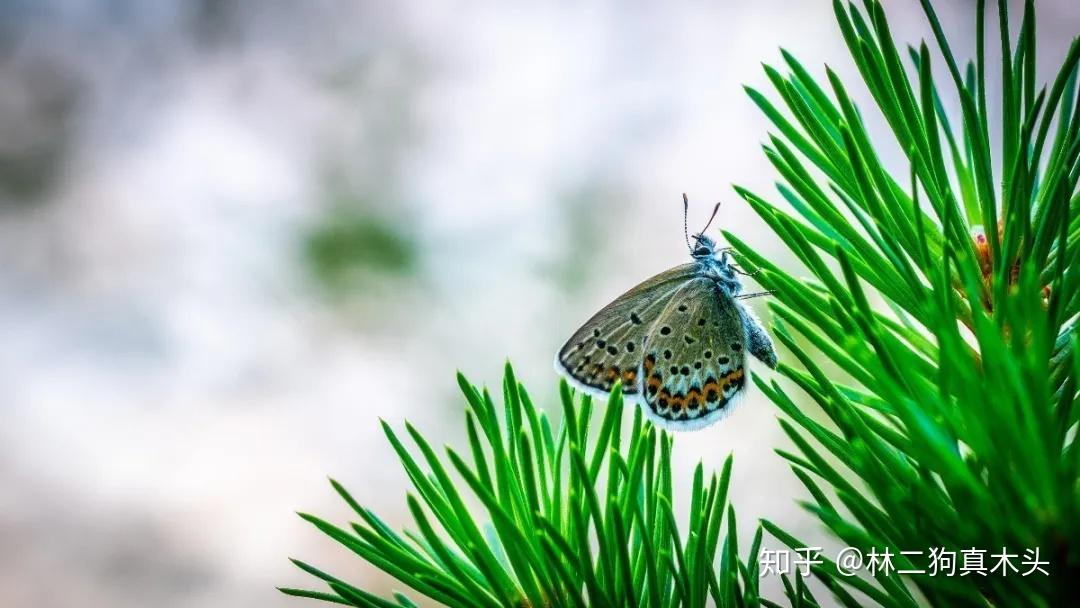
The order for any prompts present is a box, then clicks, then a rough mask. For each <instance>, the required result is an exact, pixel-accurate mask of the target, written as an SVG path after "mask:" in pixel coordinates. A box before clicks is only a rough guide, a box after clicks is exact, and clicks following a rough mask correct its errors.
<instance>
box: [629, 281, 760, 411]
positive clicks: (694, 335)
mask: <svg viewBox="0 0 1080 608" xmlns="http://www.w3.org/2000/svg"><path fill="white" fill-rule="evenodd" d="M648 336H649V338H648V343H647V344H648V346H647V348H646V349H645V353H644V359H643V363H642V370H641V382H642V385H643V387H644V391H643V394H642V399H643V402H644V406H645V410H646V413H648V414H649V415H650V416H651V417H653V418H654V419H656V420H658V421H659V422H661V423H662V424H665V425H666V426H669V427H672V428H681V429H693V428H700V427H703V426H706V425H708V424H711V423H712V422H715V421H716V420H717V419H719V418H721V417H723V416H724V415H726V414H727V413H728V412H729V411H730V410H731V409H732V407H733V406H734V401H735V399H736V397H738V396H740V394H741V391H742V390H743V388H744V387H745V386H746V382H747V369H746V365H745V364H746V353H745V351H746V345H745V341H746V337H745V336H746V334H745V329H744V326H743V319H742V317H741V315H740V305H739V304H738V303H736V302H735V301H734V300H732V297H731V295H730V294H728V293H725V292H724V291H723V290H721V289H719V288H718V286H717V285H716V283H715V282H713V281H712V280H710V279H707V278H694V279H693V280H691V281H689V282H687V283H686V284H685V285H684V286H683V288H682V289H680V290H679V291H678V292H677V293H676V294H675V295H674V296H673V297H672V298H670V299H669V300H668V301H667V302H665V304H664V308H663V310H662V311H661V312H660V314H659V316H658V317H657V318H656V320H655V321H654V322H653V325H652V327H651V328H650V329H649V332H648Z"/></svg>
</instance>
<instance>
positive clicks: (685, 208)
mask: <svg viewBox="0 0 1080 608" xmlns="http://www.w3.org/2000/svg"><path fill="white" fill-rule="evenodd" d="M689 212H690V199H688V198H686V193H685V192H683V193H682V233H683V238H684V239H686V248H687V249H689V250H690V252H691V253H693V251H694V248H693V247H691V246H690V230H689V229H688V228H687V227H686V214H687V213H689Z"/></svg>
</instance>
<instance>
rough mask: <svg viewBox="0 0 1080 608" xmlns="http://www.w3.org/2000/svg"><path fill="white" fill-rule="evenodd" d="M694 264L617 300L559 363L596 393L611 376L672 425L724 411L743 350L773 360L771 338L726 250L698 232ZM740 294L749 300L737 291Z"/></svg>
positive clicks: (574, 339)
mask: <svg viewBox="0 0 1080 608" xmlns="http://www.w3.org/2000/svg"><path fill="white" fill-rule="evenodd" d="M694 238H695V239H696V241H697V243H696V246H694V247H692V248H691V258H692V259H691V261H690V263H687V264H682V265H680V266H676V267H675V268H672V269H671V270H668V271H666V272H663V273H660V274H658V275H656V276H654V277H652V278H650V279H648V280H646V281H644V282H643V283H641V284H640V285H638V286H636V287H634V288H633V289H631V290H630V291H628V292H626V293H625V294H623V295H621V296H619V297H618V298H616V299H615V300H614V301H613V302H611V303H610V304H608V305H607V306H605V307H604V308H603V309H601V310H600V312H598V313H596V314H595V315H594V316H593V317H592V318H591V319H589V320H588V321H587V322H586V323H585V324H584V325H583V326H582V327H581V328H580V329H579V330H578V331H577V332H575V333H574V335H573V336H571V338H570V339H569V340H568V341H567V342H566V344H565V345H564V346H563V347H562V348H561V349H560V350H559V353H558V356H557V357H556V361H555V364H556V368H557V369H558V370H559V371H560V372H562V373H563V374H565V375H566V376H568V377H569V378H570V380H571V382H572V383H573V384H574V385H575V386H577V387H578V388H581V389H582V390H585V391H587V392H589V393H592V394H598V395H606V394H607V393H608V392H610V390H611V389H612V387H613V386H614V385H615V382H616V381H619V382H621V384H622V387H623V393H624V394H625V395H626V396H627V397H628V398H632V399H635V400H637V401H638V402H639V404H640V405H641V407H642V408H643V410H644V412H645V414H646V415H647V416H648V417H649V418H651V419H652V420H653V421H654V422H657V423H658V424H660V425H661V426H664V427H666V428H670V429H673V430H691V429H698V428H702V427H704V426H708V425H709V424H712V423H714V422H716V421H718V420H720V419H721V418H723V417H724V416H726V415H727V414H728V413H729V412H730V411H731V410H732V409H733V408H734V406H735V404H736V403H737V402H738V401H739V399H740V398H741V397H742V396H743V395H744V394H745V390H746V386H747V384H748V383H749V379H750V370H749V367H748V365H747V363H748V361H747V356H746V355H747V353H749V354H751V355H753V356H754V357H755V358H757V359H758V360H760V361H761V362H762V363H764V364H765V365H767V366H769V367H770V368H772V367H775V366H776V352H775V351H774V349H773V346H772V341H771V340H770V339H769V336H768V334H767V333H766V332H765V329H764V328H763V327H762V326H761V323H760V322H759V321H758V320H757V318H756V317H755V316H754V315H753V313H752V312H750V310H749V309H747V308H746V307H745V306H743V304H742V303H741V302H740V296H742V283H741V281H740V280H739V276H738V275H739V271H738V270H737V268H736V267H735V266H734V264H733V263H732V261H731V259H730V257H729V256H728V253H727V251H726V250H723V249H717V247H716V244H715V243H714V242H713V241H712V239H710V238H708V237H706V236H703V235H696V236H695V237H694ZM742 297H745V296H742Z"/></svg>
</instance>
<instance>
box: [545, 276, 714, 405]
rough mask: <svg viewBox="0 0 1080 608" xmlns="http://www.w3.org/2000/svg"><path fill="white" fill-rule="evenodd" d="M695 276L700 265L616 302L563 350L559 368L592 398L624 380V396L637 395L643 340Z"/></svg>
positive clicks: (646, 285) (644, 285)
mask: <svg viewBox="0 0 1080 608" xmlns="http://www.w3.org/2000/svg"><path fill="white" fill-rule="evenodd" d="M696 272H697V265H696V264H693V263H691V264H682V265H680V266H676V267H675V268H672V269H671V270H668V271H666V272H662V273H660V274H658V275H656V276H654V277H652V278H650V279H647V280H645V281H644V282H642V283H641V284H640V285H638V286H636V287H634V288H633V289H631V290H630V291H628V292H626V293H624V294H623V295H621V296H619V297H618V298H615V301H613V302H612V303H610V304H608V305H607V306H605V307H604V308H602V309H601V310H600V312H598V313H596V314H595V315H593V317H592V318H591V319H589V320H588V321H586V322H585V324H584V325H582V326H581V328H580V329H578V330H577V331H576V332H574V335H573V336H571V337H570V339H569V340H568V341H567V342H566V344H565V345H563V347H562V348H561V349H559V353H558V355H557V356H556V358H555V367H556V369H557V370H558V371H560V372H561V373H563V374H565V375H567V376H569V377H570V379H571V380H573V381H574V384H576V385H577V386H578V388H581V389H583V390H585V391H587V392H590V393H593V394H606V393H608V392H609V391H610V390H611V388H612V386H614V385H615V381H616V380H621V381H622V385H623V392H624V393H626V394H628V395H634V394H637V393H639V391H640V386H639V382H638V380H639V374H640V369H639V368H640V366H641V360H642V351H643V349H644V347H645V336H646V335H647V333H648V331H649V328H650V327H651V326H652V325H653V324H654V322H655V321H656V319H657V318H658V317H659V316H660V314H661V312H662V311H663V310H664V307H665V305H666V304H667V303H668V301H669V300H670V299H671V298H672V297H673V296H674V295H675V294H677V293H679V292H680V290H681V289H683V288H685V286H686V285H687V284H688V282H689V281H691V280H692V279H693V278H694V277H695V276H696Z"/></svg>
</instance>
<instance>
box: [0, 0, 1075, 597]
mask: <svg viewBox="0 0 1080 608" xmlns="http://www.w3.org/2000/svg"><path fill="white" fill-rule="evenodd" d="M973 4H974V2H973V1H967V0H965V1H957V0H953V1H942V2H938V3H937V5H938V10H939V12H940V14H941V17H942V19H943V21H944V22H945V24H946V27H947V28H948V30H949V34H950V36H952V40H953V42H954V49H956V50H957V52H958V53H961V54H962V55H965V56H966V55H967V53H968V51H967V49H969V48H970V41H971V38H972V34H971V32H970V30H971V27H970V25H971V24H970V23H969V18H968V15H970V14H972V13H973ZM1071 4H1072V3H1071V2H1070V1H1069V0H1058V1H1057V2H1042V3H1040V4H1039V11H1040V13H1041V15H1040V17H1041V18H1040V21H1039V27H1040V35H1041V36H1042V37H1043V45H1042V47H1041V48H1040V62H1041V64H1042V65H1044V66H1046V67H1047V68H1050V67H1052V66H1053V65H1055V63H1057V62H1058V61H1059V60H1060V58H1061V57H1062V56H1063V54H1064V49H1065V45H1066V41H1067V39H1068V38H1069V37H1071V36H1072V35H1074V34H1076V33H1077V31H1080V18H1078V16H1077V12H1076V10H1075V8H1073V7H1072V6H1071ZM1017 6H1018V7H1019V4H1018V3H1017ZM888 9H889V11H890V16H891V17H892V20H893V21H892V25H893V28H894V33H895V34H896V35H897V37H898V38H899V39H900V40H906V41H912V42H916V41H917V40H918V39H919V38H921V37H924V36H926V35H927V30H926V28H925V24H924V20H923V17H922V14H921V12H920V11H919V9H918V3H917V2H915V1H913V0H912V1H903V2H890V3H889V6H888ZM1016 12H1017V13H1018V12H1019V10H1017V11H1016ZM780 46H783V47H785V48H787V49H789V50H791V51H793V52H794V53H795V54H796V55H797V56H798V57H799V58H800V59H801V60H802V61H803V62H804V64H805V65H806V66H807V67H808V68H810V69H812V70H814V71H815V73H817V74H820V73H821V72H822V69H821V67H822V65H823V64H824V63H828V64H830V65H831V66H833V67H834V69H836V70H837V71H838V72H839V73H840V74H841V75H842V76H845V77H848V78H851V77H853V76H854V74H855V72H854V69H853V66H852V64H851V61H850V60H849V59H848V58H847V55H846V49H845V48H844V46H843V42H842V39H841V38H840V36H839V33H838V31H837V28H836V25H835V23H834V20H833V15H832V9H831V6H830V3H828V2H825V1H821V2H807V1H803V0H757V1H755V2H724V1H719V0H714V1H713V2H681V3H647V2H629V3H627V2H618V3H617V2H595V3H589V4H588V5H584V6H583V5H582V4H579V3H573V2H553V3H543V4H529V3H512V4H506V3H473V2H448V3H442V2H411V3H391V2H373V1H351V2H350V1H344V0H317V1H309V2H302V3H297V2H287V1H280V0H273V1H265V2H245V1H243V0H202V1H186V2H185V1H181V0H157V1H155V2H138V1H136V0H51V1H44V2H32V1H30V0H25V1H19V0H7V1H5V2H0V339H2V344H3V348H2V349H0V605H3V606H13V607H22V606H34V607H35V608H54V607H55V608H59V607H67V606H111V607H117V608H126V607H146V606H155V607H156V608H181V607H184V608H186V607H195V606H233V607H248V606H250V607H255V606H259V607H261V608H267V607H272V606H299V605H303V601H302V600H295V599H289V598H286V597H283V596H281V595H279V594H278V593H277V592H276V591H275V590H274V586H275V585H291V586H309V584H311V583H312V581H310V580H309V579H308V578H307V577H306V576H304V575H303V574H302V573H299V572H297V571H295V569H294V568H293V567H292V566H291V565H290V564H289V563H288V562H287V560H286V557H288V556H297V557H302V558H304V559H305V560H307V561H310V562H313V563H316V564H319V565H321V566H324V567H325V568H326V569H327V570H330V571H332V572H334V573H335V574H340V575H342V576H345V577H347V578H349V580H350V581H352V582H354V583H356V584H359V585H361V586H366V587H369V588H371V589H374V590H376V591H385V590H388V589H391V588H400V587H401V586H400V585H399V584H397V583H395V582H394V581H392V580H390V579H387V578H386V577H384V576H382V575H381V574H379V573H378V572H376V571H375V570H374V569H373V568H370V567H368V566H367V565H365V564H362V563H361V562H360V561H359V560H358V559H356V558H355V557H353V556H351V555H349V554H346V553H345V552H344V551H343V550H341V549H338V548H337V547H336V546H334V545H333V544H332V543H331V541H329V540H327V539H325V538H323V537H322V536H321V535H320V534H318V533H317V532H316V531H315V530H314V529H311V528H309V527H308V526H307V525H306V524H304V523H303V522H302V521H300V520H299V518H297V517H295V516H294V515H293V511H294V510H297V509H300V510H304V511H309V512H314V513H318V514H321V515H324V516H326V517H328V518H330V519H336V520H340V519H343V518H345V517H347V512H346V508H345V507H344V505H342V504H341V503H340V501H339V500H337V499H336V497H335V496H334V495H333V493H332V491H331V490H330V488H329V486H328V485H327V483H326V476H327V475H333V476H334V477H336V478H338V479H340V480H341V481H342V482H344V483H345V485H346V486H347V487H349V488H351V489H352V490H353V492H354V494H355V495H356V496H357V497H358V498H359V499H361V500H362V501H363V502H365V503H366V504H368V505H370V506H372V507H373V508H374V509H375V510H376V511H377V512H379V513H381V514H383V515H384V516H385V518H386V519H388V520H389V521H391V522H393V523H395V524H398V525H404V524H405V522H406V520H407V517H406V514H405V513H404V491H405V487H406V486H405V476H404V474H403V473H402V472H401V471H400V470H399V468H398V467H397V465H396V460H395V459H394V458H393V457H392V453H391V451H390V449H389V448H388V447H387V446H386V444H385V442H384V441H383V438H382V435H381V431H380V429H379V425H378V422H377V420H378V418H380V417H381V418H384V419H386V420H388V421H390V422H392V423H395V424H400V423H401V422H402V421H403V420H404V419H406V418H408V419H409V420H411V421H413V422H414V423H415V424H416V425H417V426H419V427H420V428H421V429H425V430H427V431H429V434H430V435H431V436H432V437H433V438H434V439H435V440H436V443H442V442H447V443H454V442H460V441H461V440H462V438H463V437H464V433H463V425H462V416H461V413H462V401H461V399H460V398H458V396H457V389H456V385H455V382H454V373H455V370H456V369H461V370H462V371H464V372H465V373H466V374H468V375H469V376H470V377H471V378H472V379H473V380H474V381H476V382H488V383H491V384H495V383H498V382H499V378H500V373H501V367H502V364H503V362H504V360H505V359H506V358H509V359H511V360H512V361H513V362H514V363H515V365H516V367H517V370H518V372H519V374H520V375H521V377H522V378H523V380H524V381H525V382H526V384H527V385H528V386H530V387H531V389H532V391H533V394H534V396H535V397H536V398H537V400H538V401H540V402H541V403H543V404H544V405H545V406H546V407H551V406H552V405H554V401H553V397H554V395H555V388H556V377H555V374H554V373H553V371H551V359H552V356H553V353H554V352H555V350H556V349H557V348H558V346H559V345H560V344H561V342H562V341H563V340H564V339H565V338H566V337H567V336H568V335H569V334H570V333H571V332H572V331H573V330H574V329H575V328H576V324H578V323H580V322H582V321H584V320H585V319H587V318H588V317H589V316H590V315H591V314H592V313H593V312H595V310H596V309H598V308H599V307H600V306H602V305H603V304H605V303H606V302H607V301H608V300H609V299H611V298H612V297H614V296H616V295H618V294H619V293H621V292H622V291H623V290H625V289H627V288H629V287H630V286H632V285H634V284H635V283H637V282H638V281H640V280H641V279H643V278H645V277H647V276H649V275H651V274H653V273H655V272H658V271H661V270H663V269H665V268H667V267H670V266H672V265H675V264H677V263H681V262H682V261H684V259H685V257H686V251H685V246H684V244H683V240H682V234H681V231H682V226H681V224H682V217H681V213H682V209H681V202H680V193H682V192H684V191H685V192H687V193H688V194H689V195H690V200H691V203H692V208H691V226H692V227H693V225H695V224H699V223H700V222H704V220H705V219H706V217H707V215H708V212H709V211H710V210H711V207H712V203H713V202H714V201H716V200H723V201H724V202H725V205H724V207H723V208H722V211H721V215H720V218H719V222H718V223H719V224H720V225H721V226H723V227H725V228H728V229H732V230H735V231H737V232H738V233H740V234H741V235H742V237H743V238H744V239H745V240H747V241H748V242H750V243H752V244H755V245H756V246H758V247H760V248H761V249H762V250H763V251H765V252H767V253H768V254H770V255H772V256H775V257H776V258H777V259H778V260H779V261H780V262H781V263H783V264H786V265H789V266H790V265H792V261H791V259H792V258H791V256H790V255H789V254H788V253H787V252H786V250H784V249H783V247H782V246H781V245H780V243H779V242H778V241H777V239H776V238H775V237H774V236H773V235H772V234H771V233H770V232H769V231H767V230H766V229H765V227H764V224H763V223H762V222H760V221H759V220H757V218H756V217H754V216H753V215H752V213H751V212H750V210H749V208H748V206H747V205H746V204H745V203H743V202H741V201H740V200H739V199H737V198H736V197H735V196H734V194H733V192H732V190H731V187H730V186H731V184H732V183H738V184H741V185H745V186H748V187H750V188H752V189H754V190H756V191H758V192H761V193H763V194H766V195H768V196H769V197H770V198H775V197H774V194H773V192H774V191H773V189H772V186H771V184H772V182H773V180H774V179H775V177H774V174H773V171H772V170H771V168H770V167H769V165H768V164H767V162H766V159H765V158H764V156H763V154H762V153H761V152H760V148H759V144H760V142H762V141H764V140H765V139H766V137H767V132H768V124H767V123H766V121H765V120H764V118H763V117H762V116H761V114H760V113H759V112H758V111H757V109H756V108H755V107H754V106H753V105H752V104H751V102H750V101H749V100H748V98H747V97H746V96H745V94H744V92H743V90H742V85H743V84H751V85H753V86H756V87H759V88H762V89H767V88H768V87H767V80H766V79H765V77H764V75H763V73H762V70H761V66H760V63H761V62H763V61H765V62H769V63H772V64H778V62H779V52H778V48H779V47H780ZM850 82H852V83H854V82H855V81H854V80H850ZM853 89H854V91H856V99H857V101H859V102H860V104H861V105H862V107H863V109H864V113H865V115H866V118H867V120H868V121H869V122H870V123H871V126H872V130H873V132H874V133H877V134H880V135H881V136H882V141H883V142H886V143H885V144H883V150H884V152H885V153H886V155H892V156H891V157H889V158H890V159H891V160H892V161H894V162H897V160H898V158H899V156H898V154H897V151H896V150H894V149H892V148H890V147H888V145H887V143H888V142H891V140H890V139H888V138H887V131H886V130H885V129H884V127H883V126H882V125H881V123H880V121H879V120H878V116H877V115H876V114H875V113H874V112H873V111H872V110H871V109H870V105H869V103H870V100H869V99H868V96H867V95H866V94H865V91H863V89H862V88H861V87H858V86H854V87H853ZM774 98H775V97H774ZM898 166H899V165H898ZM754 306H755V307H756V309H757V310H758V311H759V313H760V314H762V315H765V313H766V311H765V308H764V302H762V301H760V300H758V301H755V303H754ZM775 417H776V410H775V408H773V407H772V406H771V405H770V404H769V403H768V402H766V401H765V400H764V399H763V398H762V397H761V396H760V395H754V396H753V397H752V398H751V399H750V400H749V403H747V404H746V405H744V406H743V408H742V409H741V410H740V411H739V412H737V413H736V415H734V416H733V417H731V418H729V419H728V420H727V421H725V422H724V423H723V424H722V425H718V426H716V427H712V428H710V429H708V430H706V431H703V432H699V433H695V434H690V435H681V436H679V438H678V442H677V450H676V459H677V461H678V462H679V463H680V466H681V470H682V471H683V474H682V477H681V479H680V480H679V481H680V483H681V484H683V485H686V484H687V483H688V482H689V478H690V475H691V472H692V467H693V465H694V463H696V462H697V461H698V460H699V459H704V460H705V461H706V463H708V464H709V465H710V466H715V465H718V464H719V463H720V462H722V460H723V458H724V457H726V455H727V454H728V453H729V452H731V451H734V452H735V456H736V459H735V473H734V477H733V482H732V483H733V485H732V499H733V501H734V503H735V505H736V506H737V507H738V509H739V513H740V515H741V522H742V523H743V528H744V529H743V532H744V533H745V534H746V535H747V536H749V534H751V533H752V529H751V526H752V524H753V521H754V520H755V519H756V518H758V517H767V518H769V519H773V520H775V521H779V522H781V523H785V524H787V525H789V526H790V527H792V528H793V529H794V530H798V531H800V532H801V533H802V535H803V538H804V539H805V540H808V541H816V542H828V541H827V539H824V538H822V537H821V534H820V533H819V532H818V531H817V529H816V527H814V526H812V525H809V524H808V521H809V520H808V519H807V518H806V516H804V515H803V514H801V512H800V511H799V508H798V507H797V506H796V504H795V502H794V498H796V497H801V496H802V492H801V491H800V490H799V488H798V486H797V481H796V480H795V479H794V477H793V476H792V475H791V474H790V472H789V471H788V469H787V467H786V466H785V465H784V463H783V461H782V460H781V459H780V458H779V457H777V456H776V455H775V454H774V453H773V450H774V448H776V447H781V446H784V445H786V441H785V440H784V438H783V436H782V434H781V432H780V430H779V428H778V425H777V424H776V423H775Z"/></svg>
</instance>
